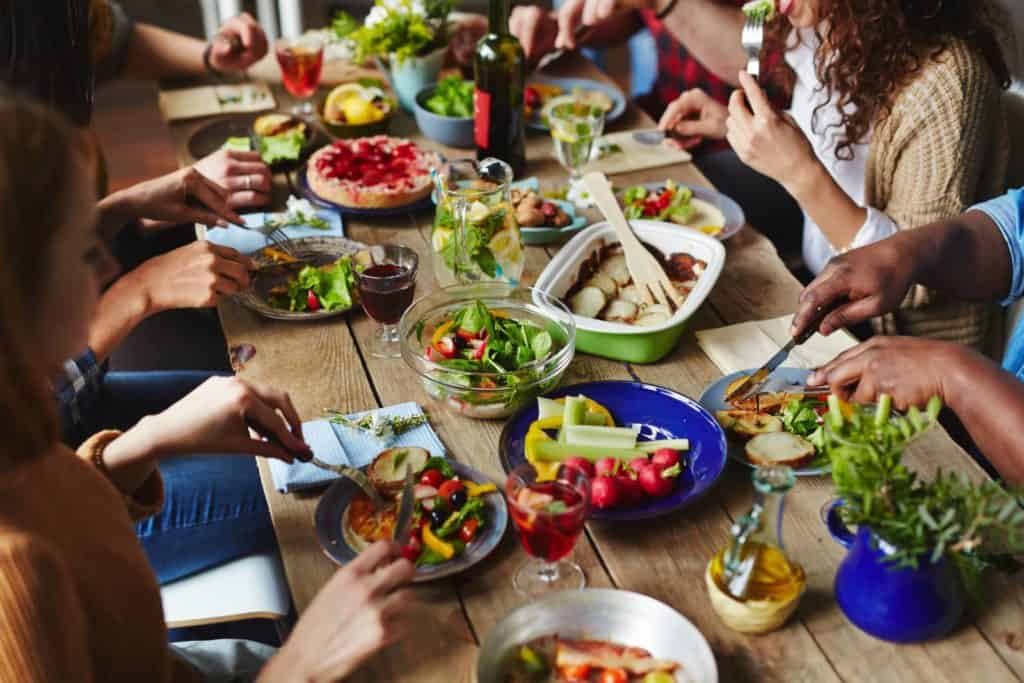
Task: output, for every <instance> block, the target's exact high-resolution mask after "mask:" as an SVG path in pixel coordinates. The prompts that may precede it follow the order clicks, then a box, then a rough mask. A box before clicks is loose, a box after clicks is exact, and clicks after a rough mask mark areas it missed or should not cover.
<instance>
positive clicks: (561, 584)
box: [505, 463, 590, 596]
mask: <svg viewBox="0 0 1024 683" xmlns="http://www.w3.org/2000/svg"><path fill="white" fill-rule="evenodd" d="M505 497H506V498H507V499H508V508H509V514H510V515H511V516H512V521H513V522H515V525H516V531H517V532H518V533H519V540H520V541H521V542H522V544H523V548H524V549H525V550H526V552H527V554H528V555H530V557H531V558H533V559H531V560H530V561H529V562H527V563H526V564H524V565H523V566H522V567H520V569H519V571H517V572H516V574H515V576H514V577H513V579H512V585H513V586H514V587H515V589H516V590H517V591H518V592H519V593H521V594H523V595H526V596H538V595H543V594H544V593H547V592H549V591H556V590H579V589H581V588H583V587H584V586H586V584H587V580H586V577H585V576H584V574H583V569H582V568H580V566H579V565H578V564H576V563H575V562H572V561H570V560H566V559H565V558H566V557H567V556H568V555H569V554H570V553H571V552H572V549H573V548H574V547H575V546H576V539H578V538H579V536H580V533H581V532H582V531H583V523H584V521H585V520H586V517H587V506H588V505H589V503H590V480H589V479H588V478H587V475H586V473H585V472H583V471H582V470H580V469H579V468H577V467H571V466H570V467H566V466H564V465H563V466H561V467H559V468H558V473H557V475H556V476H555V478H554V479H552V480H550V481H539V480H538V479H537V472H536V470H534V468H533V465H531V464H529V463H524V464H522V465H520V466H519V467H517V468H515V469H514V470H512V472H511V473H510V474H509V475H508V480H507V481H506V482H505Z"/></svg>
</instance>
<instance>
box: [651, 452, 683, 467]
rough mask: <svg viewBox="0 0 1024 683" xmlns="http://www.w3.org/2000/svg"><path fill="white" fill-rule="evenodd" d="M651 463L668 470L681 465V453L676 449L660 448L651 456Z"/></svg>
mask: <svg viewBox="0 0 1024 683" xmlns="http://www.w3.org/2000/svg"><path fill="white" fill-rule="evenodd" d="M651 462H652V463H654V464H655V465H658V466H659V467H664V468H665V469H668V468H669V467H672V466H674V465H676V464H678V463H679V451H677V450H676V449H674V448H659V449H658V450H656V451H654V455H653V456H651Z"/></svg>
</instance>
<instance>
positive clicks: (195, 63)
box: [124, 24, 206, 80]
mask: <svg viewBox="0 0 1024 683" xmlns="http://www.w3.org/2000/svg"><path fill="white" fill-rule="evenodd" d="M204 49H206V43H204V42H203V41H201V40H199V39H198V38H193V37H191V36H186V35H183V34H181V33H175V32H173V31H168V30H165V29H162V28H159V27H157V26H151V25H149V24H136V25H135V29H134V30H133V31H132V36H131V39H130V41H129V43H128V55H127V58H126V60H125V67H124V75H125V76H126V77H128V78H137V79H141V80H157V79H160V78H175V77H177V78H181V77H187V76H200V75H202V74H204V73H205V67H204V66H203V50H204Z"/></svg>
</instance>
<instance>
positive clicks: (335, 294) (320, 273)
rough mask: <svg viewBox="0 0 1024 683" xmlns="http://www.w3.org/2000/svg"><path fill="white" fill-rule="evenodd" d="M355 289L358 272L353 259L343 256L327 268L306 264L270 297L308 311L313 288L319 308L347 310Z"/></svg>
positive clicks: (277, 304) (274, 301) (276, 304)
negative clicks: (286, 285)
mask: <svg viewBox="0 0 1024 683" xmlns="http://www.w3.org/2000/svg"><path fill="white" fill-rule="evenodd" d="M354 290H355V272H354V271H353V267H352V261H351V259H350V258H349V257H347V256H343V257H342V258H340V259H338V260H337V261H336V262H335V263H334V264H333V265H331V266H329V267H326V268H314V267H313V266H306V267H305V268H303V269H302V270H300V271H299V272H298V273H297V274H296V275H295V277H293V278H292V279H291V280H290V281H289V282H288V289H287V291H286V292H285V293H283V294H277V295H272V296H271V297H270V305H271V306H274V307H275V308H284V309H287V310H289V311H309V310H310V305H309V299H310V293H311V292H312V294H313V296H315V297H316V300H317V302H318V303H319V310H324V311H337V310H345V309H348V308H351V307H352V292H353V291H354ZM313 310H318V309H313Z"/></svg>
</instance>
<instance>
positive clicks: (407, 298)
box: [356, 244, 419, 358]
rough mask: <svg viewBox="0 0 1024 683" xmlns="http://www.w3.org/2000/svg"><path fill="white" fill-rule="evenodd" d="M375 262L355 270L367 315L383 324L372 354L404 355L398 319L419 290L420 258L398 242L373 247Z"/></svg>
mask: <svg viewBox="0 0 1024 683" xmlns="http://www.w3.org/2000/svg"><path fill="white" fill-rule="evenodd" d="M371 252H372V254H373V259H374V263H373V265H372V266H368V267H367V268H365V269H363V270H362V271H359V272H357V273H356V289H357V290H358V291H359V300H360V301H361V302H362V304H363V310H364V311H366V315H368V316H370V317H371V318H372V319H374V320H376V321H377V322H378V323H380V326H379V327H378V329H377V331H376V333H375V334H374V338H373V340H372V343H371V347H370V354H371V355H374V356H377V357H380V358H398V357H400V356H401V355H402V349H401V345H400V344H399V341H398V321H399V320H401V319H402V314H403V313H405V309H407V308H409V305H410V304H412V298H413V295H414V294H415V293H416V271H417V269H418V267H419V257H418V256H417V255H416V252H414V251H413V250H412V249H409V248H407V247H403V246H401V245H397V244H386V245H383V246H378V247H372V248H371Z"/></svg>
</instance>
